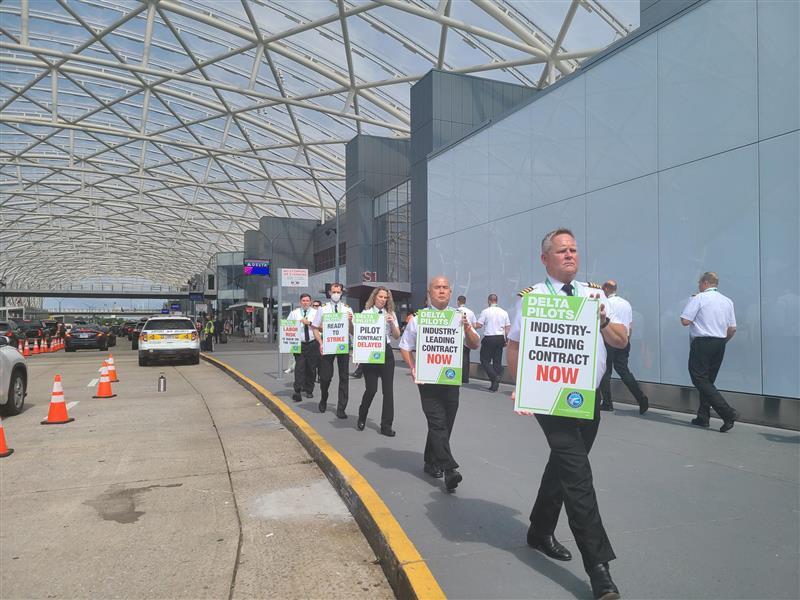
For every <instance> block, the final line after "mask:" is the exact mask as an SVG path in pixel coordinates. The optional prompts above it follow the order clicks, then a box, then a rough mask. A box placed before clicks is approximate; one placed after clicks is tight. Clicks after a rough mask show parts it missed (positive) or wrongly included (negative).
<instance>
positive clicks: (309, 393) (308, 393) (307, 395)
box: [306, 392, 314, 398]
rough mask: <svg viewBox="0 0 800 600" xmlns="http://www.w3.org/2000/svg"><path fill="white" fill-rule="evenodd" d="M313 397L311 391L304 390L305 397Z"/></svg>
mask: <svg viewBox="0 0 800 600" xmlns="http://www.w3.org/2000/svg"><path fill="white" fill-rule="evenodd" d="M313 397H314V394H312V393H311V392H306V398H313Z"/></svg>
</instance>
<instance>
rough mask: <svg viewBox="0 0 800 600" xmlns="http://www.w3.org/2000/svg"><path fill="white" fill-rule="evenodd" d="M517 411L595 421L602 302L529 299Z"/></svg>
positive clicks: (544, 296) (525, 304) (543, 296)
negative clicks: (596, 370) (600, 306)
mask: <svg viewBox="0 0 800 600" xmlns="http://www.w3.org/2000/svg"><path fill="white" fill-rule="evenodd" d="M521 334H522V337H521V339H520V348H519V363H518V366H517V387H516V399H515V401H514V411H515V412H518V413H520V414H531V413H536V414H544V415H556V416H560V417H574V418H577V419H592V418H594V405H595V368H596V364H595V363H596V360H597V353H598V350H599V344H602V343H603V336H602V335H600V319H599V300H598V299H597V298H582V297H580V296H556V295H547V294H525V296H523V298H522V329H521Z"/></svg>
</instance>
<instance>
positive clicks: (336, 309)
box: [333, 302, 339, 312]
mask: <svg viewBox="0 0 800 600" xmlns="http://www.w3.org/2000/svg"><path fill="white" fill-rule="evenodd" d="M333 312H339V303H338V302H337V303H336V304H334V305H333Z"/></svg>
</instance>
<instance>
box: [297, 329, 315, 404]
mask: <svg viewBox="0 0 800 600" xmlns="http://www.w3.org/2000/svg"><path fill="white" fill-rule="evenodd" d="M319 358H320V357H319V342H317V340H311V341H310V342H301V343H300V354H295V355H294V391H295V392H296V393H298V394H299V393H300V392H308V393H309V394H313V393H314V378H315V373H316V371H317V363H318V362H319Z"/></svg>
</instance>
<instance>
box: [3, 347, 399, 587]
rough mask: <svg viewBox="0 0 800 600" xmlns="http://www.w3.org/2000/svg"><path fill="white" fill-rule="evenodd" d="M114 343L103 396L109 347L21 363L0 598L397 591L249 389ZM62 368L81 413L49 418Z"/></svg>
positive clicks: (8, 463) (68, 395)
mask: <svg viewBox="0 0 800 600" xmlns="http://www.w3.org/2000/svg"><path fill="white" fill-rule="evenodd" d="M126 348H127V349H126ZM112 350H113V352H114V358H115V362H116V363H117V372H118V374H119V378H120V382H119V383H116V384H113V391H114V393H116V394H117V397H115V398H110V399H103V400H100V399H93V398H92V395H93V394H94V392H95V388H96V383H97V377H98V374H97V369H98V367H99V365H100V361H101V359H102V358H104V357H105V354H104V353H98V352H96V351H81V352H78V353H75V354H64V353H58V354H48V355H44V356H34V357H31V358H30V359H29V360H28V368H29V373H30V383H29V388H28V392H29V394H28V398H27V399H26V409H25V410H24V411H23V412H22V414H20V415H18V416H15V417H9V418H7V419H4V421H3V425H4V426H5V432H6V438H7V439H8V442H9V445H10V446H11V447H13V448H14V450H15V452H14V454H13V455H11V456H9V457H7V458H3V459H0V598H281V599H284V598H343V599H344V598H347V599H348V600H349V599H351V598H370V599H372V598H392V597H393V593H392V590H391V588H390V587H389V585H388V583H387V581H386V578H385V576H384V574H383V571H382V570H381V567H380V566H379V565H378V564H376V561H375V554H374V552H373V551H372V549H371V548H370V546H369V544H368V543H367V541H366V540H365V539H364V536H363V534H362V533H361V530H360V529H359V527H358V525H357V524H356V522H355V520H354V519H353V517H352V515H351V514H350V513H349V512H348V510H347V507H346V505H345V504H344V502H343V501H342V500H341V498H340V497H339V496H338V494H337V493H336V491H335V490H334V488H333V487H332V485H331V484H330V483H329V482H328V480H327V479H326V478H325V476H324V475H323V473H322V472H321V471H320V469H319V468H318V467H317V465H316V464H315V463H314V462H313V461H312V460H311V458H310V456H309V454H308V453H307V452H306V450H305V449H304V448H303V447H302V446H301V445H300V444H299V443H298V441H297V440H296V439H295V438H294V436H293V435H292V434H291V433H289V432H288V431H287V430H286V429H285V428H284V427H283V426H282V425H281V423H280V422H279V421H278V419H277V418H276V417H275V416H274V415H273V414H272V413H271V412H269V410H267V409H266V408H265V407H264V406H263V405H262V404H261V403H260V402H258V401H257V400H256V398H255V397H254V396H253V395H252V394H251V393H250V392H249V391H247V390H245V389H244V388H243V387H241V386H240V385H239V384H237V383H236V382H235V381H233V380H232V379H231V378H230V377H228V376H227V375H225V374H223V373H222V372H221V371H220V370H219V369H217V368H216V367H213V366H211V365H209V364H207V363H204V362H202V363H201V364H200V365H196V366H188V365H187V366H155V367H144V368H143V367H139V366H137V364H136V354H135V353H134V352H131V351H130V349H129V344H124V347H123V344H122V342H120V345H119V346H118V347H117V348H113V349H112ZM56 373H59V374H61V375H62V378H63V384H64V393H65V400H66V402H67V405H68V410H69V413H70V416H71V417H74V418H75V421H73V422H72V423H68V424H65V425H49V426H42V425H40V424H39V421H40V420H42V419H43V418H45V416H46V415H47V410H48V404H49V402H50V392H51V389H52V384H53V377H54V375H55V374H56ZM160 373H164V375H165V377H166V380H167V391H166V392H164V393H159V392H158V391H157V384H156V382H157V379H158V376H159V374H160Z"/></svg>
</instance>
